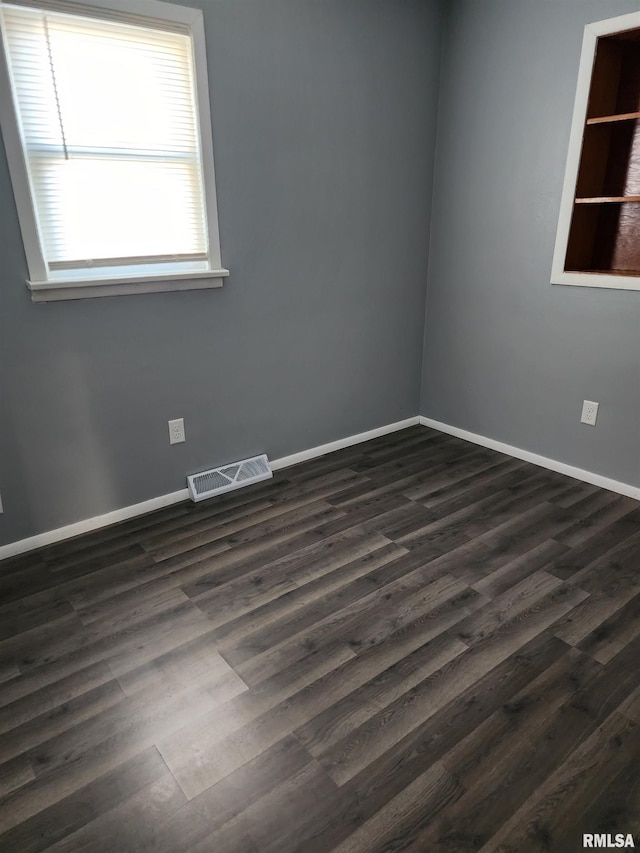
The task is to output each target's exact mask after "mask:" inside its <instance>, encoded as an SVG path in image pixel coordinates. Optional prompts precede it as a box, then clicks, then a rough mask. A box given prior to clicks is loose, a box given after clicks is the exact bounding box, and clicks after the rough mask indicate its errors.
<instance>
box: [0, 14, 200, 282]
mask: <svg viewBox="0 0 640 853" xmlns="http://www.w3.org/2000/svg"><path fill="white" fill-rule="evenodd" d="M0 9H1V14H2V25H3V33H4V41H5V49H6V53H7V57H8V64H9V69H10V76H11V80H12V87H13V94H14V100H15V102H16V111H17V113H18V121H19V127H20V133H21V136H22V145H23V150H24V153H25V158H26V161H27V169H28V175H29V182H30V186H31V193H32V197H33V202H34V207H35V211H36V218H37V228H38V232H39V236H40V242H41V248H42V252H43V254H44V260H45V262H46V264H47V267H48V270H49V277H50V278H53V277H55V275H56V273H57V272H59V271H67V274H68V271H73V270H83V271H84V273H85V274H86V271H87V269H89V270H90V269H92V268H96V267H98V268H118V269H120V270H123V269H126V268H127V267H129V266H130V265H134V266H135V265H138V268H139V269H142V267H141V266H140V265H147V266H146V267H145V271H147V270H148V269H149V268H152V265H154V264H162V265H163V267H164V268H165V269H172V268H175V265H176V264H178V265H179V266H180V267H182V268H185V269H204V268H206V267H207V265H208V260H209V259H208V251H209V247H208V236H207V235H208V231H207V222H206V204H205V198H204V194H205V191H204V183H203V176H202V162H201V144H200V133H199V128H198V110H197V104H196V93H195V83H194V68H193V55H192V43H191V37H190V35H189V33H188V32H180V31H179V30H180V27H179V25H175V26H173V27H171V28H167V29H164V28H162V27H160V26H158V27H155V26H146V25H145V26H141V25H139V24H137V23H129V22H128V21H122V20H117V19H116V20H109V19H107V18H100V17H99V16H98V15H97V13H96V10H92V13H93V14H85V13H82V14H66V13H64V12H60V11H57V10H55V9H53V10H49V9H47V8H31V7H28V6H18V5H11V4H6V3H3V4H2V5H1V6H0ZM183 29H185V28H183ZM149 265H151V266H149ZM71 275H73V273H71Z"/></svg>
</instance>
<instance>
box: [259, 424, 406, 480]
mask: <svg viewBox="0 0 640 853" xmlns="http://www.w3.org/2000/svg"><path fill="white" fill-rule="evenodd" d="M419 423H420V418H419V417H418V416H416V417H414V418H406V419H405V420H404V421H396V423H394V424H387V426H383V427H378V428H377V429H370V430H367V432H359V433H358V434H357V435H350V436H349V437H348V438H340V439H338V441H330V442H329V443H328V444H320V445H319V446H318V447H312V448H311V449H310V450H301V451H300V453H292V454H291V456H282V457H281V458H280V459H274V460H273V462H272V463H271V468H272V469H273V470H274V471H278V470H279V469H280V468H288V467H289V466H290V465H297V464H298V462H306V461H307V460H308V459H315V458H316V456H324V455H325V454H327V453H333V452H334V450H342V449H343V448H344V447H351V445H353V444H361V443H362V442H363V441H370V440H371V439H372V438H378V436H380V435H388V434H389V433H390V432H398V431H399V430H401V429H406V428H407V427H410V426H415V425H416V424H419Z"/></svg>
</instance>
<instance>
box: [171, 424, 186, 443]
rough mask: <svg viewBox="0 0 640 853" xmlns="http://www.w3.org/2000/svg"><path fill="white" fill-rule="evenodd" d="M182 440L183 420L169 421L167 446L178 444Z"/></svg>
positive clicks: (183, 438)
mask: <svg viewBox="0 0 640 853" xmlns="http://www.w3.org/2000/svg"><path fill="white" fill-rule="evenodd" d="M184 440H185V437H184V418H176V419H175V420H174V421H169V444H180V442H181V441H184Z"/></svg>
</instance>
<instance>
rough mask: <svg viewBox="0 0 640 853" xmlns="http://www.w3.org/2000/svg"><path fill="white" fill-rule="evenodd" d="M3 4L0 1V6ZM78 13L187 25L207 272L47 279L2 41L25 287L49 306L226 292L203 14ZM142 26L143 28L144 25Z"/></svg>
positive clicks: (2, 91)
mask: <svg viewBox="0 0 640 853" xmlns="http://www.w3.org/2000/svg"><path fill="white" fill-rule="evenodd" d="M16 2H18V3H21V4H22V5H29V6H33V7H36V8H44V7H46V8H52V9H54V10H57V11H65V12H67V13H70V14H73V12H74V3H73V2H66V0H62V2H58V0H54V2H51V3H50V2H47V0H45V2H42V3H40V2H38V0H16ZM1 4H2V0H0V5H1ZM77 7H81V8H82V7H83V8H84V9H87V8H88V7H89V8H91V10H93V9H95V10H96V12H98V13H99V12H100V10H104V11H107V12H112V13H113V12H117V13H122V14H123V16H125V15H129V16H130V15H131V14H135V15H139V16H141V17H142V18H147V19H150V20H149V25H150V26H152V25H153V22H154V21H155V22H156V24H157V22H158V21H164V22H169V23H173V24H182V25H186V26H187V27H188V28H189V31H190V34H191V42H192V46H193V62H194V74H195V88H196V103H197V111H198V116H197V120H198V124H199V129H200V142H201V152H202V174H203V181H204V190H205V199H206V202H205V203H206V217H207V227H208V241H209V268H207V269H204V270H194V271H180V270H178V271H172V269H171V266H170V265H166V266H165V268H164V271H163V272H158V271H154V272H149V273H146V274H141V273H140V271H138V272H137V274H136V271H135V270H134V269H133V268H129V269H126V270H124V271H122V272H119V273H118V274H114V273H111V274H107V275H102V276H91V275H89V274H87V276H86V277H82V276H81V275H80V276H78V275H74V276H69V277H68V278H60V277H58V276H56V277H55V279H52V278H48V277H47V265H46V262H45V258H44V255H43V252H42V243H41V240H40V236H39V233H38V224H37V216H36V210H35V206H34V201H33V198H32V195H31V190H30V186H29V178H28V169H27V162H26V158H25V152H24V150H23V145H22V140H21V137H20V131H19V125H18V117H17V115H16V111H15V107H14V99H13V93H12V86H11V77H10V73H9V65H8V61H7V56H6V53H5V49H4V41H3V39H0V125H1V127H2V136H3V139H4V144H5V149H6V153H7V161H8V165H9V173H10V176H11V183H12V186H13V193H14V197H15V202H16V208H17V211H18V219H19V222H20V229H21V231H22V239H23V242H24V249H25V254H26V258H27V266H28V270H29V278H28V279H27V281H26V285H27V287H28V288H29V290H30V291H31V299H32V300H33V301H34V302H50V301H58V300H63V299H83V298H92V297H97V296H117V295H129V294H135V293H158V292H166V291H177V290H202V289H209V288H216V287H222V283H223V279H224V278H225V277H226V276H228V275H229V270H227V269H225V268H224V267H223V266H222V260H221V255H220V235H219V229H218V206H217V202H216V188H215V172H214V166H213V140H212V135H211V112H210V102H209V77H208V72H207V55H206V45H205V34H204V16H203V14H202V11H201V10H199V9H191V8H188V7H186V6H176V5H174V4H172V3H164V2H161V0H82V2H81V3H78V4H77V6H76V8H77ZM141 23H142V24H144V22H143V21H142V22H141Z"/></svg>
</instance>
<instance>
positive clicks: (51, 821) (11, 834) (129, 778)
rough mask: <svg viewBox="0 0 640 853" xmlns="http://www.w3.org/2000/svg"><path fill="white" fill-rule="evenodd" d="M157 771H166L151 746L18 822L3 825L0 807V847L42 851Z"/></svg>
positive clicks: (140, 785) (137, 787) (25, 851)
mask: <svg viewBox="0 0 640 853" xmlns="http://www.w3.org/2000/svg"><path fill="white" fill-rule="evenodd" d="M160 774H166V768H164V767H163V765H162V761H161V759H160V757H159V755H158V753H157V750H155V749H154V748H153V747H152V748H150V749H149V750H147V751H146V752H145V753H144V754H143V755H139V756H136V757H135V759H132V760H130V761H128V762H126V763H124V764H122V765H120V766H119V767H117V768H116V769H114V770H112V771H111V772H109V773H107V774H105V775H104V776H101V777H100V778H98V779H96V780H95V781H93V782H91V783H89V784H88V785H86V786H84V788H82V789H80V790H79V791H77V792H75V793H73V794H70V795H69V796H67V797H64V798H62V799H61V800H60V801H58V802H56V803H55V804H54V805H50V806H48V807H44V808H43V809H42V810H40V811H38V812H37V813H35V814H33V816H31V817H29V818H27V819H25V820H23V821H22V822H20V823H18V822H14V823H13V825H11V824H9V826H7V821H6V819H3V818H4V817H5V815H4V812H5V809H2V813H1V814H0V821H1V822H0V829H5V827H6V830H5V831H3V832H2V834H1V835H0V849H4V850H20V851H21V853H38V851H41V850H45V849H46V848H47V847H48V846H50V845H51V844H53V843H55V842H57V841H58V840H60V839H62V838H64V837H65V836H66V835H68V834H69V833H71V832H73V831H75V830H76V829H78V828H79V827H81V826H84V825H85V824H86V823H88V822H89V821H90V820H92V819H93V818H94V817H96V816H98V815H100V814H101V813H102V812H104V811H105V810H106V809H108V808H109V807H110V806H112V805H114V804H115V803H118V802H121V801H122V800H123V799H125V798H126V797H127V796H129V795H130V794H131V793H133V792H135V791H138V790H140V788H142V787H143V786H144V785H148V784H149V783H150V782H151V781H153V779H157V777H158V776H159V775H160ZM18 793H19V792H18Z"/></svg>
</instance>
